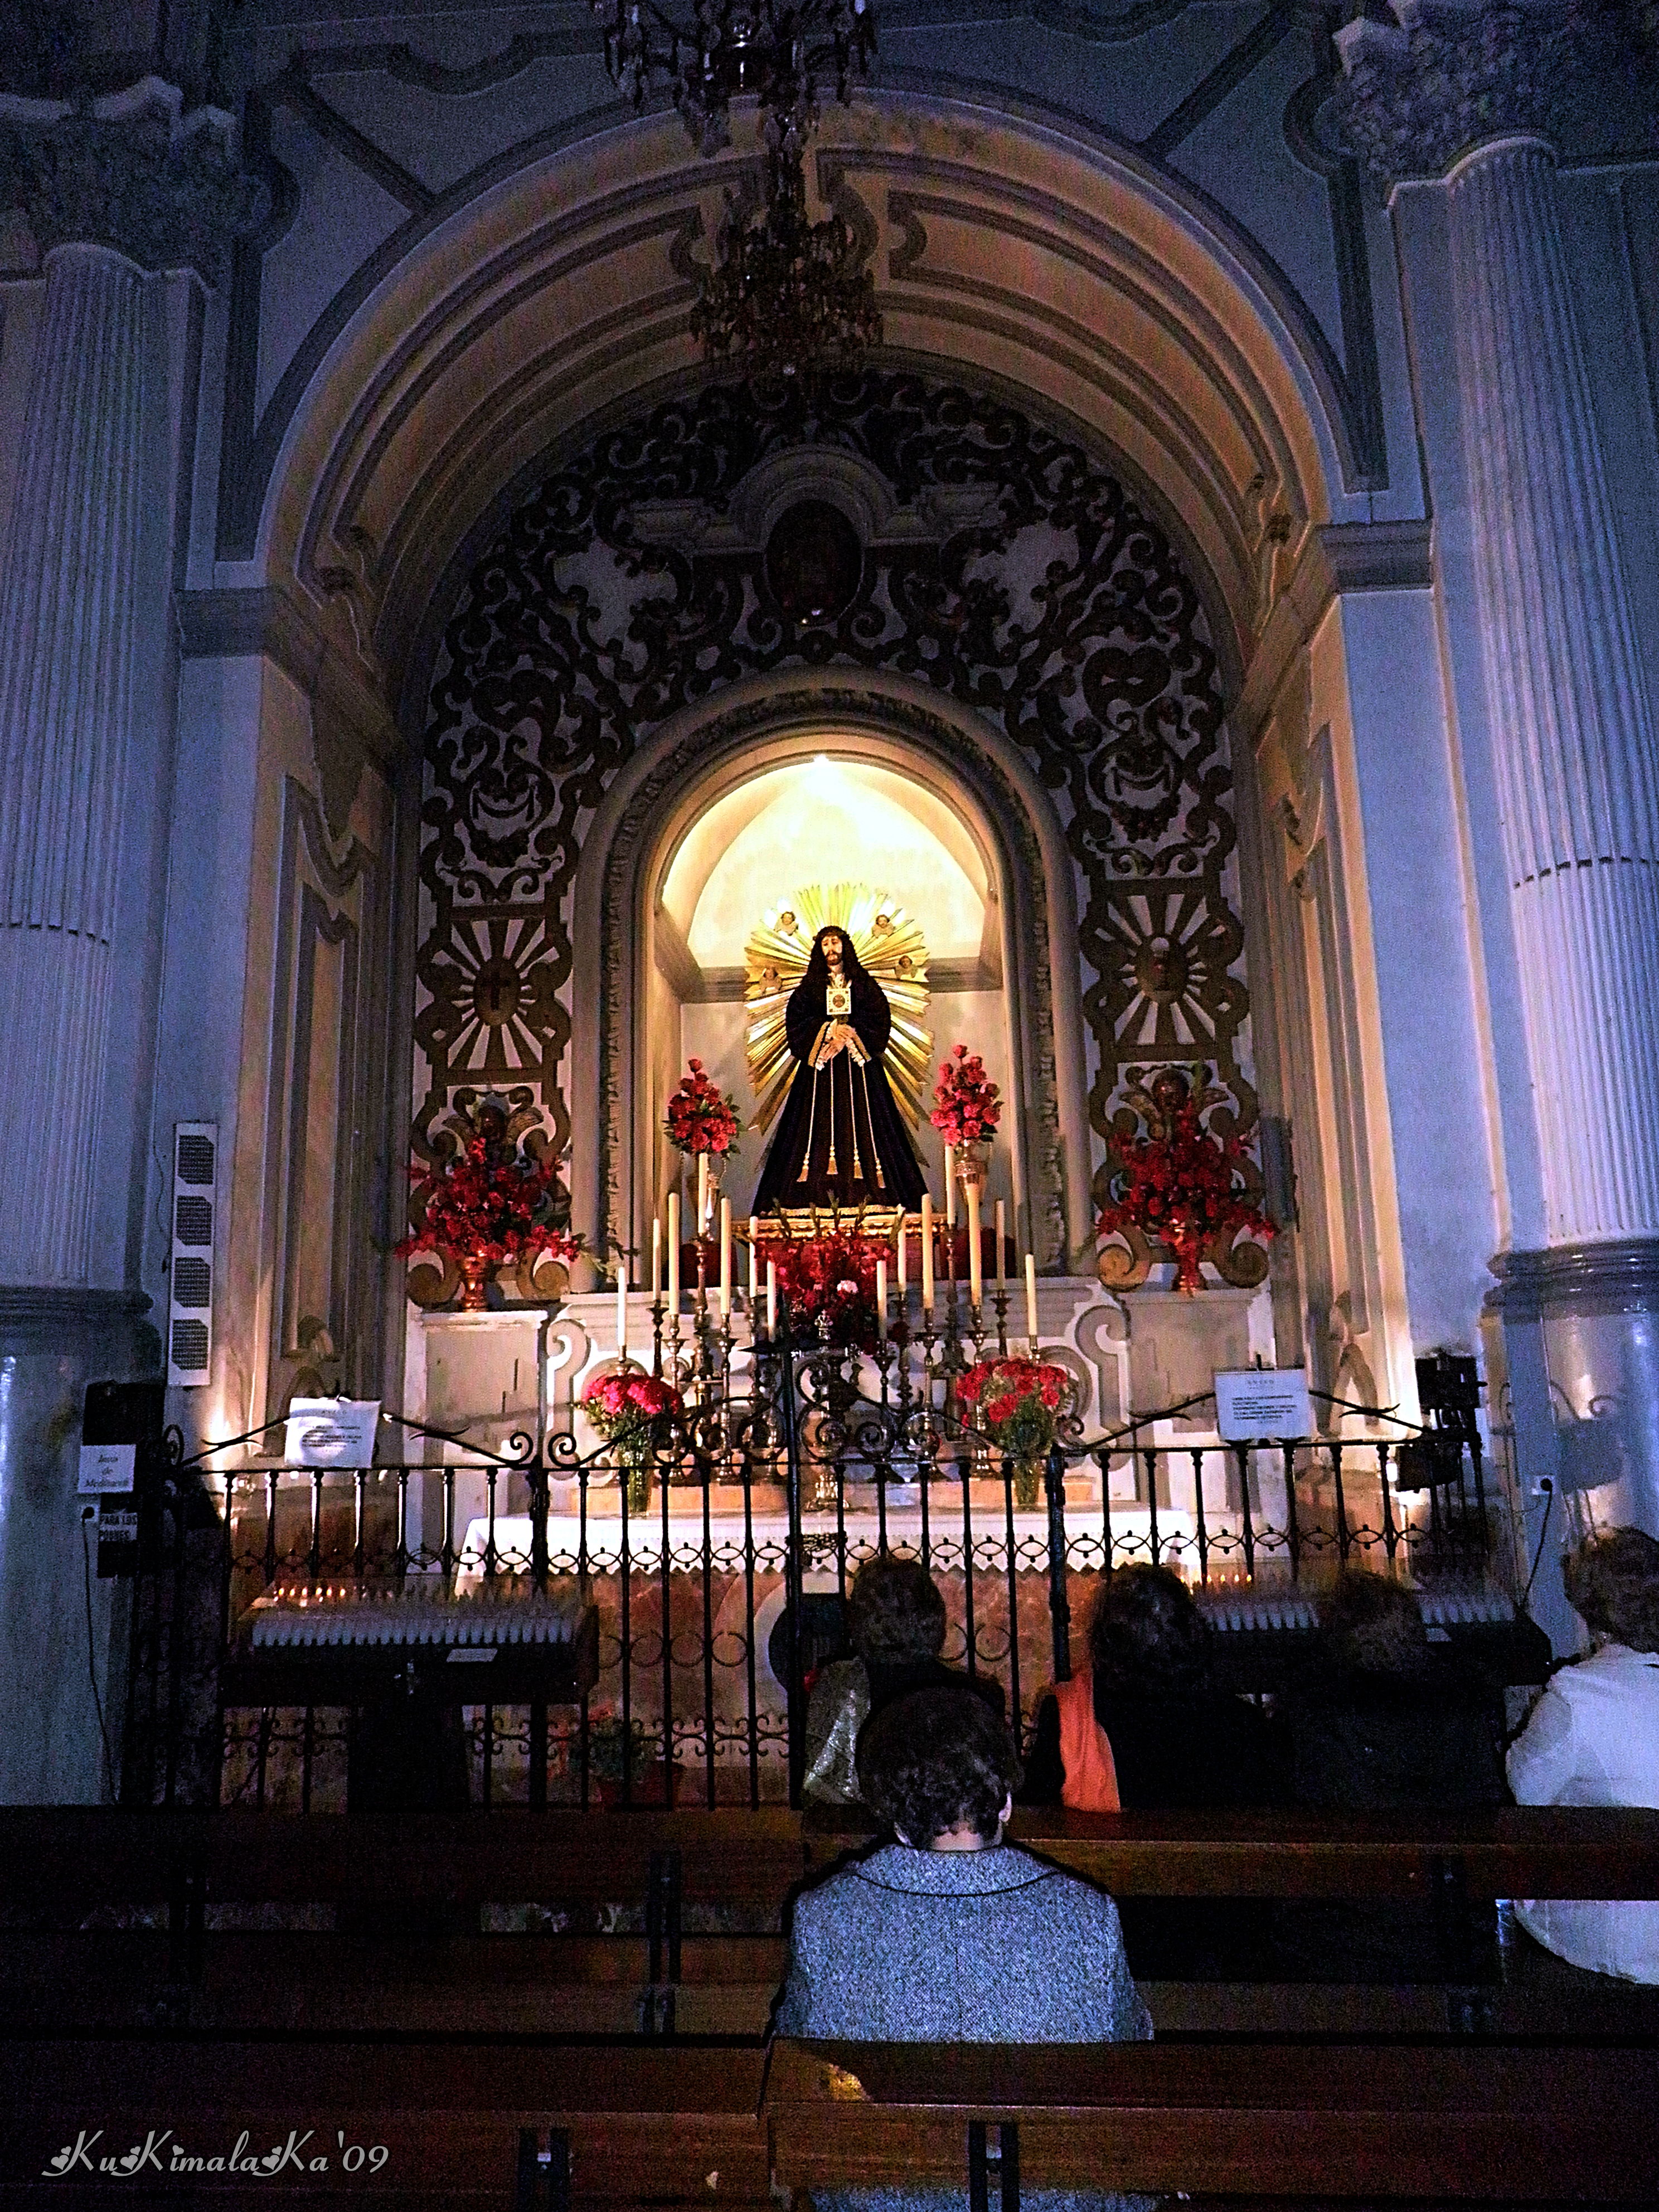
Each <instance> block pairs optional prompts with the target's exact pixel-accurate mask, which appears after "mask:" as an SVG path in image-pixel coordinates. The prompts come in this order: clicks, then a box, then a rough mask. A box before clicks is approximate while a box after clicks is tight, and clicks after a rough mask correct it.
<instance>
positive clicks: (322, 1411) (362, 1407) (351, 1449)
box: [283, 1398, 380, 1467]
mask: <svg viewBox="0 0 1659 2212" xmlns="http://www.w3.org/2000/svg"><path fill="white" fill-rule="evenodd" d="M379 1425H380V1400H379V1399H378V1398H296V1399H295V1401H294V1402H293V1404H292V1405H291V1406H290V1407H289V1409H288V1437H287V1440H286V1443H285V1445H284V1448H283V1458H284V1459H285V1460H287V1462H288V1463H289V1466H290V1467H372V1466H373V1465H374V1431H375V1430H376V1428H377V1427H378V1426H379Z"/></svg>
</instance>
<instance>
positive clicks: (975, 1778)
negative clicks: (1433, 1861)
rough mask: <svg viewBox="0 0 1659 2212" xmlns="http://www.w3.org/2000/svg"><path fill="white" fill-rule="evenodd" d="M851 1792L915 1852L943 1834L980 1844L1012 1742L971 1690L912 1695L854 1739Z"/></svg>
mask: <svg viewBox="0 0 1659 2212" xmlns="http://www.w3.org/2000/svg"><path fill="white" fill-rule="evenodd" d="M857 1764H858V1775H859V1793H860V1796H862V1797H863V1799H864V1802H865V1803H866V1805H867V1806H869V1808H870V1809H871V1810H872V1812H873V1813H874V1814H876V1815H877V1816H878V1818H879V1819H881V1820H886V1821H889V1822H890V1824H891V1825H892V1826H893V1827H894V1828H895V1829H896V1831H897V1832H898V1833H899V1834H900V1835H902V1836H903V1837H905V1838H907V1839H908V1841H909V1842H911V1843H913V1844H915V1845H916V1846H917V1848H918V1849H919V1850H920V1849H923V1848H925V1847H926V1846H927V1844H931V1843H932V1842H933V1840H934V1838H936V1837H938V1836H942V1835H944V1834H945V1832H946V1831H947V1830H948V1829H951V1828H960V1827H971V1828H972V1829H973V1831H974V1832H975V1835H978V1836H981V1837H982V1838H984V1839H985V1840H986V1841H987V1843H988V1842H990V1841H991V1840H992V1838H994V1836H995V1834H996V1832H997V1819H998V1816H999V1815H1000V1813H1001V1811H1002V1808H1003V1806H1004V1805H1005V1804H1006V1802H1007V1800H1008V1797H1009V1795H1010V1793H1011V1792H1012V1791H1013V1790H1017V1789H1018V1787H1019V1784H1020V1776H1021V1768H1020V1763H1019V1756H1018V1753H1017V1752H1016V1751H1015V1749H1014V1740H1013V1738H1012V1736H1011V1735H1009V1733H1008V1730H1007V1728H1006V1726H1005V1724H1004V1723H1003V1722H1002V1721H1001V1720H1000V1719H999V1718H998V1717H997V1715H996V1714H995V1713H994V1712H993V1711H991V1708H990V1707H989V1706H988V1705H987V1704H986V1702H985V1700H984V1699H983V1698H979V1697H975V1694H974V1692H972V1691H971V1690H955V1689H951V1688H948V1687H946V1688H941V1689H937V1690H913V1691H912V1692H911V1693H910V1695H909V1696H908V1698H900V1699H898V1700H897V1701H896V1703H895V1704H893V1705H886V1706H884V1708H883V1709H882V1711H880V1712H878V1714H877V1715H876V1716H875V1717H874V1719H873V1720H871V1721H870V1722H868V1723H866V1726H865V1729H864V1731H863V1733H862V1734H861V1735H860V1737H859V1741H858V1752H857Z"/></svg>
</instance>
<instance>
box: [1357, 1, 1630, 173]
mask: <svg viewBox="0 0 1659 2212" xmlns="http://www.w3.org/2000/svg"><path fill="white" fill-rule="evenodd" d="M1394 14H1395V16H1397V17H1398V19H1399V20H1398V21H1397V22H1383V21H1376V20H1375V19H1373V18H1372V17H1370V16H1369V15H1362V16H1359V17H1357V18H1356V19H1355V20H1354V21H1352V22H1350V23H1346V24H1344V25H1343V27H1342V28H1341V29H1340V30H1339V31H1338V32H1337V33H1336V34H1335V37H1336V46H1337V49H1338V52H1340V56H1341V58H1342V68H1343V82H1341V84H1340V86H1339V87H1338V88H1337V89H1336V91H1335V92H1334V93H1333V94H1332V95H1331V97H1330V99H1329V100H1328V101H1327V102H1326V103H1325V105H1324V106H1323V108H1322V110H1321V112H1320V118H1319V127H1320V133H1321V136H1322V137H1323V138H1325V140H1326V141H1327V143H1329V144H1331V145H1332V146H1333V147H1334V148H1337V149H1340V151H1342V152H1343V153H1346V154H1351V155H1353V156H1355V158H1356V159H1357V160H1358V161H1359V162H1360V163H1361V164H1362V165H1363V167H1364V169H1365V171H1366V173H1367V174H1368V175H1369V176H1370V179H1372V181H1373V183H1375V184H1376V185H1378V186H1380V187H1381V189H1382V190H1383V191H1384V192H1387V191H1391V190H1392V189H1393V187H1394V186H1395V185H1398V184H1401V183H1404V182H1407V181H1408V180H1410V179H1432V178H1438V177H1443V176H1444V175H1445V174H1446V173H1447V171H1448V170H1449V169H1450V168H1451V167H1453V165H1454V164H1455V162H1456V161H1458V160H1459V159H1460V158H1461V157H1462V156H1463V155H1467V154H1469V153H1471V152H1473V151H1474V149H1476V148H1477V147H1480V146H1483V145H1486V144H1488V143H1491V142H1492V140H1494V139H1498V138H1511V137H1535V138H1541V139H1543V140H1544V141H1546V142H1547V143H1548V144H1550V145H1552V146H1554V147H1556V148H1558V149H1560V150H1563V151H1566V150H1570V149H1571V147H1572V145H1573V144H1574V143H1575V142H1576V141H1577V138H1578V137H1580V135H1581V134H1582V133H1583V131H1584V130H1585V128H1586V125H1593V122H1594V113H1595V108H1596V106H1597V105H1598V102H1599V100H1600V99H1601V97H1602V96H1603V94H1605V92H1606V91H1607V89H1608V88H1615V87H1617V86H1619V85H1620V84H1622V83H1623V82H1626V81H1627V79H1628V77H1629V75H1630V71H1631V70H1632V67H1633V66H1634V67H1636V68H1638V69H1639V68H1641V67H1642V65H1643V63H1644V58H1645V59H1646V60H1647V61H1648V62H1649V63H1650V62H1651V54H1650V48H1651V45H1652V37H1651V29H1650V25H1649V23H1648V21H1647V13H1646V10H1645V9H1644V8H1643V7H1642V5H1641V4H1640V0H1601V4H1597V0H1395V5H1394Z"/></svg>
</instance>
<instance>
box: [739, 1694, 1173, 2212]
mask: <svg viewBox="0 0 1659 2212" xmlns="http://www.w3.org/2000/svg"><path fill="white" fill-rule="evenodd" d="M858 1774H859V1785H860V1789H861V1790H862V1791H863V1794H864V1798H865V1802H866V1803H867V1804H868V1805H870V1806H871V1807H872V1808H873V1809H874V1810H875V1811H876V1812H877V1813H878V1814H879V1815H880V1817H881V1818H882V1820H884V1821H886V1822H887V1823H889V1824H890V1826H891V1828H892V1831H893V1836H894V1840H893V1841H892V1842H891V1843H890V1844H885V1845H884V1846H882V1847H881V1848H879V1849H878V1850H875V1851H873V1852H872V1853H871V1854H870V1855H869V1856H868V1857H865V1858H863V1859H860V1860H857V1861H854V1863H852V1864H850V1865H848V1866H843V1867H842V1868H840V1869H837V1871H836V1872H835V1873H834V1874H832V1875H829V1878H828V1879H827V1880H826V1881H822V1882H820V1883H819V1884H818V1885H817V1887H814V1888H811V1889H807V1890H804V1891H803V1892H802V1893H800V1894H799V1896H798V1897H797V1898H796V1899H795V1903H794V1909H793V1924H792V1927H791V1930H790V1944H789V1971H788V1975H787V1979H786V1980H785V1982H784V1985H783V1989H782V1990H781V1994H780V1996H779V1998H778V2001H777V2004H776V2007H775V2011H774V2015H773V2026H774V2028H775V2032H776V2033H778V2034H780V2035H801V2036H817V2037H823V2038H826V2039H835V2038H845V2039H853V2040H856V2041H860V2042H878V2043H1039V2044H1040V2043H1120V2042H1132V2041H1138V2040H1139V2041H1144V2040H1146V2039H1147V2038H1149V2037H1150V2036H1151V2034H1152V2022H1151V2021H1150V2019H1149V2018H1148V2015H1147V2012H1146V2007H1145V2005H1144V2004H1142V2002H1141V2001H1140V1996H1139V1992H1138V1991H1137V1990H1136V1988H1135V1985H1134V1984H1133V1981H1132V1980H1131V1979H1130V1977H1129V1969H1128V1966H1127V1961H1126V1960H1125V1957H1124V1953H1123V1943H1122V1939H1121V1936H1120V1934H1119V1930H1118V1919H1117V1911H1116V1908H1115V1905H1113V1903H1112V1900H1111V1899H1110V1898H1109V1897H1108V1896H1106V1895H1105V1894H1104V1893H1103V1892H1102V1891H1100V1890H1097V1889H1096V1888H1094V1887H1092V1886H1091V1884H1090V1883H1088V1882H1085V1881H1079V1880H1078V1879H1077V1878H1076V1877H1075V1876H1074V1875H1068V1874H1063V1873H1061V1872H1060V1869H1058V1868H1055V1867H1050V1866H1047V1865H1045V1864H1044V1863H1043V1862H1042V1860H1041V1859H1036V1858H1033V1857H1031V1855H1030V1852H1028V1851H1023V1850H1019V1849H1018V1848H1017V1847H1016V1846H1014V1845H1012V1844H1005V1843H1004V1842H1003V1840H1002V1829H1003V1823H1004V1822H1005V1821H1006V1820H1007V1818H1008V1815H1009V1813H1010V1811H1011V1809H1012V1803H1013V1790H1014V1787H1015V1784H1017V1783H1018V1779H1019V1760H1018V1757H1017V1755H1016V1753H1015V1751H1014V1747H1013V1743H1012V1739H1011V1738H1010V1736H1009V1734H1008V1731H1007V1729H1006V1727H1005V1726H1004V1725H1003V1723H1002V1722H1001V1721H1000V1719H998V1717H996V1716H995V1714H994V1713H993V1712H992V1711H990V1710H989V1708H988V1706H987V1705H986V1704H985V1702H984V1701H983V1699H979V1698H975V1696H973V1695H972V1693H971V1692H969V1691H967V1690H965V1689H961V1688H956V1689H935V1690H921V1691H918V1692H915V1693H914V1694H913V1695H911V1696H909V1697H907V1698H903V1699H900V1700H899V1701H898V1702H897V1703H896V1704H895V1705H889V1706H887V1707H886V1708H885V1710H884V1711H882V1712H880V1713H878V1715H877V1716H876V1717H875V1719H874V1720H872V1722H871V1723H870V1725H869V1727H868V1728H867V1729H866V1730H865V1732H864V1735H863V1737H862V1739H861V1741H860V1745H859V1754H858ZM966 2197H967V2187H966V2180H965V2177H964V2180H963V2185H962V2186H961V2187H958V2188H946V2187H939V2186H921V2185H917V2186H915V2187H911V2188H907V2189H903V2190H890V2189H887V2190H868V2189H866V2190H837V2191H817V2190H815V2191H813V2203H814V2204H815V2205H816V2206H817V2212H947V2208H949V2212H956V2209H957V2208H959V2207H962V2206H963V2205H964V2204H965V2201H966ZM1153 2202H1154V2200H1152V2199H1151V2198H1135V2197H1127V2198H1126V2197H1120V2196H1113V2195H1110V2194H1109V2193H1106V2192H1103V2191H1070V2190H1063V2191H1062V2190H1022V2191H1021V2203H1022V2204H1024V2206H1026V2207H1028V2208H1029V2212H1104V2208H1120V2212H1121V2208H1126V2207H1128V2206H1141V2205H1145V2206H1148V2207H1150V2206H1151V2205H1152V2203H1153Z"/></svg>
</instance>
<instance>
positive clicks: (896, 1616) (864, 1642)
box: [847, 1553, 945, 1667]
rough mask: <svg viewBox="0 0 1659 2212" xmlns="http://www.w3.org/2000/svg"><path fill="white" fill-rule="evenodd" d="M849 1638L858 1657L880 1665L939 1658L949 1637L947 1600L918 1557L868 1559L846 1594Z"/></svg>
mask: <svg viewBox="0 0 1659 2212" xmlns="http://www.w3.org/2000/svg"><path fill="white" fill-rule="evenodd" d="M847 1640H848V1643H849V1644H851V1645H852V1647H853V1649H854V1651H856V1652H857V1653H858V1655H859V1656H860V1659H864V1660H867V1661H869V1662H871V1663H872V1665H874V1666H877V1667H902V1666H903V1665H905V1664H906V1663H907V1662H910V1661H914V1660H918V1659H936V1658H938V1656H939V1651H940V1649H941V1647H942V1646H943V1644H944V1642H945V1600H944V1598H943V1597H942V1596H941V1595H939V1584H938V1583H936V1582H935V1581H934V1580H933V1577H932V1576H931V1575H930V1574H929V1573H928V1571H927V1568H926V1567H924V1566H923V1565H922V1564H921V1560H920V1559H894V1558H893V1557H892V1556H891V1554H890V1553H879V1554H878V1556H877V1557H876V1558H875V1559H866V1561H865V1563H864V1565H862V1566H861V1567H860V1569H859V1571H858V1573H857V1574H856V1575H855V1576H854V1578H853V1587H852V1589H851V1590H850V1592H849V1593H848V1599H847Z"/></svg>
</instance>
